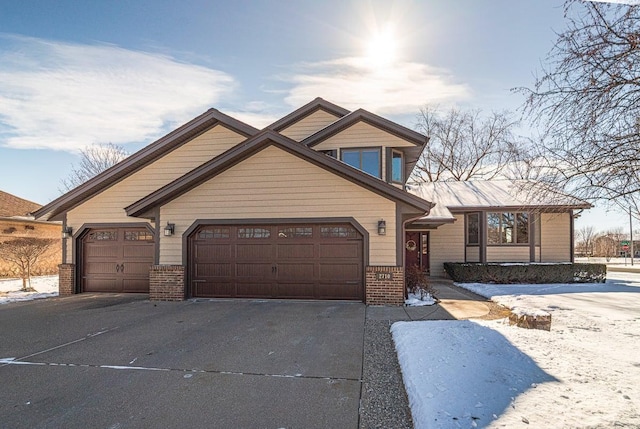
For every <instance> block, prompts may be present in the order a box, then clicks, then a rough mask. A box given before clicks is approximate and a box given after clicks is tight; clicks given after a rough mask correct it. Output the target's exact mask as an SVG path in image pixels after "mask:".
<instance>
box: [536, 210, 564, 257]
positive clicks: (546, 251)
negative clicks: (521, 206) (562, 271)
mask: <svg viewBox="0 0 640 429" xmlns="http://www.w3.org/2000/svg"><path fill="white" fill-rule="evenodd" d="M541 223H542V230H541V242H542V243H541V244H542V250H541V262H569V261H571V215H570V214H569V213H542V214H541Z"/></svg>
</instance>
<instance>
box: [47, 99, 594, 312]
mask: <svg viewBox="0 0 640 429" xmlns="http://www.w3.org/2000/svg"><path fill="white" fill-rule="evenodd" d="M427 141H428V138H427V137H426V136H424V135H422V134H420V133H417V132H415V131H413V130H410V129H408V128H405V127H403V126H401V125H399V124H397V123H394V122H392V121H389V120H387V119H384V118H382V117H380V116H377V115H375V114H372V113H370V112H367V111H365V110H361V109H359V110H356V111H353V112H349V111H347V110H345V109H343V108H342V107H339V106H337V105H335V104H332V103H330V102H328V101H325V100H323V99H321V98H317V99H315V100H313V101H312V102H310V103H309V104H307V105H305V106H303V107H301V108H299V109H297V110H295V111H294V112H292V113H291V114H289V115H287V116H285V117H284V118H282V119H280V120H278V121H276V122H275V123H273V124H271V125H270V126H268V127H266V128H265V129H263V130H258V129H256V128H253V127H251V126H250V125H247V124H245V123H243V122H241V121H239V120H237V119H234V118H231V117H229V116H227V115H225V114H223V113H221V112H220V111H218V110H215V109H211V110H209V111H207V112H205V113H203V114H202V115H200V116H198V117H196V118H195V119H193V120H191V121H189V122H188V123H186V124H185V125H183V126H181V127H179V128H178V129H176V130H175V131H173V132H171V133H169V134H167V135H166V136H164V137H162V138H160V139H159V140H157V141H155V142H153V143H151V144H150V145H149V146H147V147H145V148H143V149H142V150H140V151H139V152H137V153H135V154H134V155H132V156H130V157H129V158H127V159H125V160H124V161H122V162H120V163H119V164H117V165H115V166H114V167H112V168H110V169H109V170H107V171H105V172H103V173H102V174H100V175H98V176H97V177H95V178H93V179H92V180H90V181H88V182H87V183H85V184H83V185H81V186H79V187H78V188H76V189H73V190H72V191H70V192H68V193H67V194H65V195H63V196H61V197H60V198H58V199H56V200H54V201H53V202H51V203H49V204H47V205H46V206H45V207H43V208H42V209H40V210H38V212H37V213H36V216H37V217H38V218H40V219H46V220H60V221H62V222H63V230H64V231H65V235H66V236H67V238H66V239H65V240H64V241H63V259H64V263H63V264H62V265H61V266H60V293H61V294H70V293H78V292H88V291H92V292H102V291H104V292H144V293H149V294H150V297H151V298H152V299H168V300H176V299H184V298H190V297H216V298H219V297H227V298H296V299H344V300H358V301H364V302H366V303H374V304H375V303H388V304H401V303H402V302H403V300H404V294H405V291H404V267H405V266H406V265H407V264H419V265H421V266H422V267H423V268H424V269H425V270H430V271H431V273H432V274H435V275H442V262H445V261H447V260H449V261H452V262H455V261H465V260H478V261H489V260H498V259H501V258H506V259H504V260H512V259H511V258H514V259H513V260H527V261H529V260H530V261H547V260H549V261H551V260H553V261H556V260H563V261H569V260H570V259H571V257H572V256H571V255H572V252H571V243H572V240H571V237H569V235H571V234H572V230H571V228H572V224H573V223H572V222H573V220H572V219H573V217H572V210H575V209H580V208H585V207H586V206H588V205H585V203H583V202H581V201H577V200H571V201H569V202H566V201H564V202H562V203H558V204H552V205H549V206H544V205H539V204H538V205H534V206H531V205H527V204H525V203H522V202H521V201H520V202H518V204H517V205H503V206H499V205H498V206H496V205H491V204H490V203H491V202H492V201H493V202H497V203H504V201H497V200H485V201H483V202H482V203H478V204H477V205H473V206H469V207H466V208H465V207H463V208H460V207H458V206H455V205H453V206H452V205H451V204H450V201H447V200H444V199H443V200H442V203H438V202H437V198H436V197H437V195H436V194H437V193H436V194H434V193H433V192H432V193H431V194H429V191H428V187H427V186H425V187H423V186H422V185H420V186H414V187H411V188H410V190H411V192H409V191H408V189H409V188H408V187H407V189H405V184H406V182H407V180H408V178H409V176H410V174H411V171H412V169H413V167H414V166H415V164H416V162H417V161H418V158H419V156H420V153H421V152H422V149H423V148H424V145H425V144H427ZM453 192H455V190H454V191H453ZM489 192H491V191H489ZM505 192H506V191H505ZM509 203H513V201H509ZM438 204H440V207H438ZM467 209H468V210H467ZM542 212H549V216H550V217H549V218H548V219H547V218H545V216H546V215H545V214H541V213H542ZM497 214H499V215H497ZM496 216H498V217H499V219H498V223H497V224H495V222H496V221H495V219H494V217H496ZM536 216H537V217H536ZM512 218H513V219H512ZM525 218H527V219H528V220H527V221H525V220H524V219H525ZM503 219H505V220H503ZM509 219H512V220H509ZM538 219H540V222H538ZM545 221H547V222H546V225H548V227H549V228H551V229H549V231H551V232H545V228H546V227H545ZM509 222H512V223H511V224H509ZM496 225H497V226H496ZM510 225H511V226H510ZM535 225H539V226H538V228H537V229H536V227H535ZM494 226H496V227H497V228H498V229H497V232H496V231H494V229H495V228H494ZM558 229H562V230H563V232H562V234H560V236H561V237H562V238H561V239H558V238H557V237H556V238H554V240H552V241H551V242H549V243H548V244H547V243H546V242H545V237H546V236H547V235H549V234H552V235H554V236H555V235H557V230H558ZM525 230H526V234H529V235H528V236H527V238H526V240H525V235H526V234H525V232H524V231H525ZM473 231H476V232H477V239H476V238H473V234H474V232H473ZM494 233H495V234H498V240H503V241H504V243H503V242H499V243H497V244H495V245H494V242H493V241H492V240H493V238H492V237H493V235H495V234H494ZM538 237H540V238H538ZM565 238H566V240H565ZM523 240H524V241H523ZM476 241H477V242H476ZM510 244H513V246H511V247H510V246H509V245H510ZM493 247H496V249H493ZM502 247H504V249H502ZM516 247H517V248H518V251H517V252H516V251H515V249H516ZM520 247H522V248H523V249H524V250H523V249H520ZM546 247H550V248H554V249H555V250H554V252H556V251H557V252H556V254H554V255H553V257H547V255H550V253H548V252H547V249H546ZM558 247H560V248H562V249H561V250H558V249H557V248H558ZM507 249H509V250H507ZM504 250H506V251H504ZM425 255H426V256H425Z"/></svg>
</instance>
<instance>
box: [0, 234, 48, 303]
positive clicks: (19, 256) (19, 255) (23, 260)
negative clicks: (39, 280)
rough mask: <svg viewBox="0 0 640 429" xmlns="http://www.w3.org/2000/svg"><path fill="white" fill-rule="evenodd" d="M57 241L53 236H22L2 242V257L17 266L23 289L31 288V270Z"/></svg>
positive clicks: (0, 251) (0, 247)
mask: <svg viewBox="0 0 640 429" xmlns="http://www.w3.org/2000/svg"><path fill="white" fill-rule="evenodd" d="M55 241H56V240H54V239H52V238H38V237H20V238H16V239H14V240H8V241H5V242H3V243H0V259H4V260H5V261H7V262H9V263H10V264H12V265H14V266H15V267H16V269H17V270H18V272H19V274H20V277H21V278H22V290H23V291H28V290H30V289H31V287H30V285H31V270H32V268H33V267H34V266H35V265H36V264H37V263H38V259H39V258H40V256H42V255H43V254H44V253H45V252H46V251H47V250H48V249H49V247H50V246H51V245H52V244H53V243H54V242H55ZM27 281H28V282H29V287H27Z"/></svg>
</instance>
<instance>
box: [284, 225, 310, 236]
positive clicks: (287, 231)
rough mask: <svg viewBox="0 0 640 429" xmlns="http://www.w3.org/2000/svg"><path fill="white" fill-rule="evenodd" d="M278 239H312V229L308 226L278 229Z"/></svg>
mask: <svg viewBox="0 0 640 429" xmlns="http://www.w3.org/2000/svg"><path fill="white" fill-rule="evenodd" d="M278 237H279V238H309V237H313V228H312V227H310V226H291V227H285V228H278Z"/></svg>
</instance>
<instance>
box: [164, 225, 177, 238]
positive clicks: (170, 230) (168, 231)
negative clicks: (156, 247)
mask: <svg viewBox="0 0 640 429" xmlns="http://www.w3.org/2000/svg"><path fill="white" fill-rule="evenodd" d="M175 229H176V225H175V224H174V223H169V222H167V226H165V227H164V236H165V237H171V236H172V235H173V232H174V231H175Z"/></svg>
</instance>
